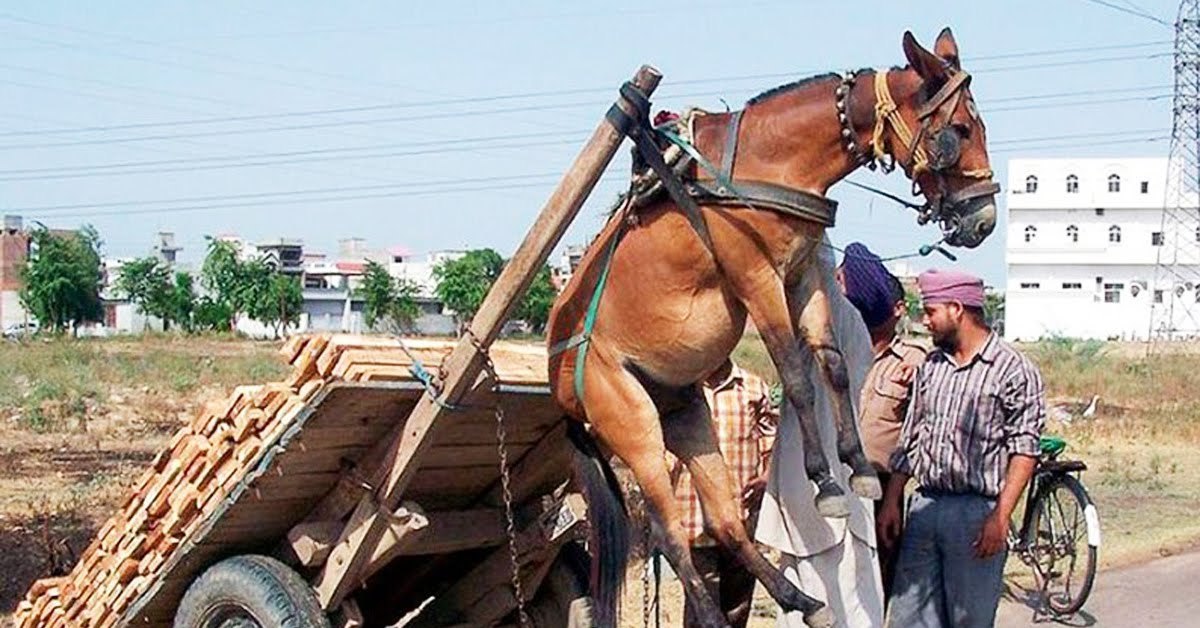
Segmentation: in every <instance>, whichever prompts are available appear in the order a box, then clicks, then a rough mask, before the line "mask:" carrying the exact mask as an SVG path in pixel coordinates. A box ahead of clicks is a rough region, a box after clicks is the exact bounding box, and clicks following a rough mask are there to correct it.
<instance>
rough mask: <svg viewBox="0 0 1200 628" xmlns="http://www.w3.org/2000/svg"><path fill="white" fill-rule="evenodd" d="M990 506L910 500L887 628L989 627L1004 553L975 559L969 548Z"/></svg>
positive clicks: (983, 501) (935, 497)
mask: <svg viewBox="0 0 1200 628" xmlns="http://www.w3.org/2000/svg"><path fill="white" fill-rule="evenodd" d="M995 505H996V500H995V499H991V498H987V497H983V496H981V495H948V494H938V493H926V492H922V491H918V492H917V493H916V494H915V495H913V497H912V501H911V502H910V507H909V512H908V522H907V523H906V525H905V528H904V534H903V537H902V540H901V542H900V557H899V559H898V560H897V564H896V581H895V586H894V589H893V591H892V600H891V605H890V606H889V608H888V612H887V622H886V624H887V626H889V627H894V628H910V627H916V628H986V627H989V626H991V625H992V624H993V623H994V622H995V619H996V606H997V605H998V604H999V603H1000V594H1001V592H1002V591H1003V584H1004V583H1003V578H1004V560H1005V558H1006V557H1007V556H1008V550H1007V549H1005V550H1003V551H1001V552H999V553H997V554H995V555H993V556H990V557H988V558H984V559H980V558H976V557H975V548H974V547H972V543H973V542H974V541H975V539H976V537H978V535H979V531H980V530H981V529H982V528H983V522H984V520H985V519H986V518H987V516H988V515H989V514H991V512H992V508H994V507H995Z"/></svg>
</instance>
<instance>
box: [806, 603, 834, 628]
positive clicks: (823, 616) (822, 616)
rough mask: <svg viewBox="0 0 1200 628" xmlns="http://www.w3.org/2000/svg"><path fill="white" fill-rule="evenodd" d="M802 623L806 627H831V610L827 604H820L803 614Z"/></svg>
mask: <svg viewBox="0 0 1200 628" xmlns="http://www.w3.org/2000/svg"><path fill="white" fill-rule="evenodd" d="M804 625H806V626H808V628H833V611H831V610H829V607H828V606H822V607H821V608H818V609H817V610H815V611H813V612H811V613H808V614H806V615H805V616H804Z"/></svg>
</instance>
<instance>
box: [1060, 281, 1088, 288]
mask: <svg viewBox="0 0 1200 628" xmlns="http://www.w3.org/2000/svg"><path fill="white" fill-rule="evenodd" d="M1062 286H1063V290H1083V284H1081V283H1078V282H1074V281H1067V282H1063V285H1062Z"/></svg>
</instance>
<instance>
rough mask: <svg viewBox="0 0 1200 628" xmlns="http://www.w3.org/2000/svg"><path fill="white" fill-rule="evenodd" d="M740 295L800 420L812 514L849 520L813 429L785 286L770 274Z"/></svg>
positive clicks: (805, 365)
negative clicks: (812, 487) (811, 488)
mask: <svg viewBox="0 0 1200 628" xmlns="http://www.w3.org/2000/svg"><path fill="white" fill-rule="evenodd" d="M741 296H742V302H743V303H744V304H745V305H746V310H747V311H748V312H749V313H750V318H751V319H752V320H753V321H754V325H755V327H757V328H758V333H759V335H760V336H762V340H763V344H765V345H766V346H767V353H769V354H770V356H771V361H772V362H774V363H775V369H776V370H777V371H778V372H779V380H780V382H781V383H782V384H783V394H784V396H785V397H787V400H788V402H789V403H791V404H792V407H794V408H796V416H797V417H799V419H800V436H801V439H802V440H803V442H804V470H805V473H806V474H807V475H808V479H809V480H811V481H812V482H813V483H814V484H816V486H817V496H816V505H817V512H819V513H821V515H822V516H825V517H847V516H849V515H850V505H849V503H848V502H847V501H846V494H845V493H844V492H843V491H842V489H841V487H840V486H838V483H837V481H836V480H834V478H833V473H832V471H830V468H829V460H828V459H827V458H826V457H825V449H824V448H823V447H822V446H821V434H820V431H819V429H818V427H817V416H816V408H815V402H816V396H815V390H814V389H813V386H812V382H811V381H810V380H809V372H810V371H811V370H812V366H813V355H812V352H811V351H810V350H809V349H808V347H807V346H801V344H800V342H799V340H798V339H797V337H796V326H795V324H794V322H793V318H792V314H791V311H790V309H789V307H788V302H787V298H786V295H785V293H784V286H783V285H782V283H781V282H780V281H779V278H778V276H777V275H775V274H774V273H771V274H770V275H768V276H767V277H765V278H764V279H763V280H762V281H760V282H758V285H757V289H753V290H747V291H745V293H744V294H743V295H741Z"/></svg>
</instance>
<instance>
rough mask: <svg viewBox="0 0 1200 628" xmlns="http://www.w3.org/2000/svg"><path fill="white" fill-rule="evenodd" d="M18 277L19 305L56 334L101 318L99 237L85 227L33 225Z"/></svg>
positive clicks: (102, 310) (89, 228)
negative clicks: (60, 228)
mask: <svg viewBox="0 0 1200 628" xmlns="http://www.w3.org/2000/svg"><path fill="white" fill-rule="evenodd" d="M22 279H23V283H24V287H23V288H21V293H20V298H21V303H22V304H23V305H24V306H25V309H26V310H28V311H29V313H30V314H32V315H33V317H34V318H35V319H37V321H38V323H39V324H41V325H42V326H43V327H44V328H48V329H50V330H52V331H55V332H61V331H64V330H66V329H67V328H68V327H71V328H74V327H77V326H78V325H80V324H81V323H85V322H90V321H98V320H101V318H102V317H103V314H104V308H103V306H102V305H101V302H100V287H101V285H102V283H103V275H102V273H101V270H100V235H99V234H98V233H97V232H96V230H95V229H93V228H92V227H91V226H84V227H82V228H81V229H80V230H79V231H77V232H72V233H62V232H52V231H50V230H49V229H47V228H46V227H45V226H44V225H40V224H39V225H37V226H36V227H35V228H34V229H33V230H32V232H31V233H30V254H29V260H28V262H27V263H26V265H25V268H24V269H23V271H22Z"/></svg>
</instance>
